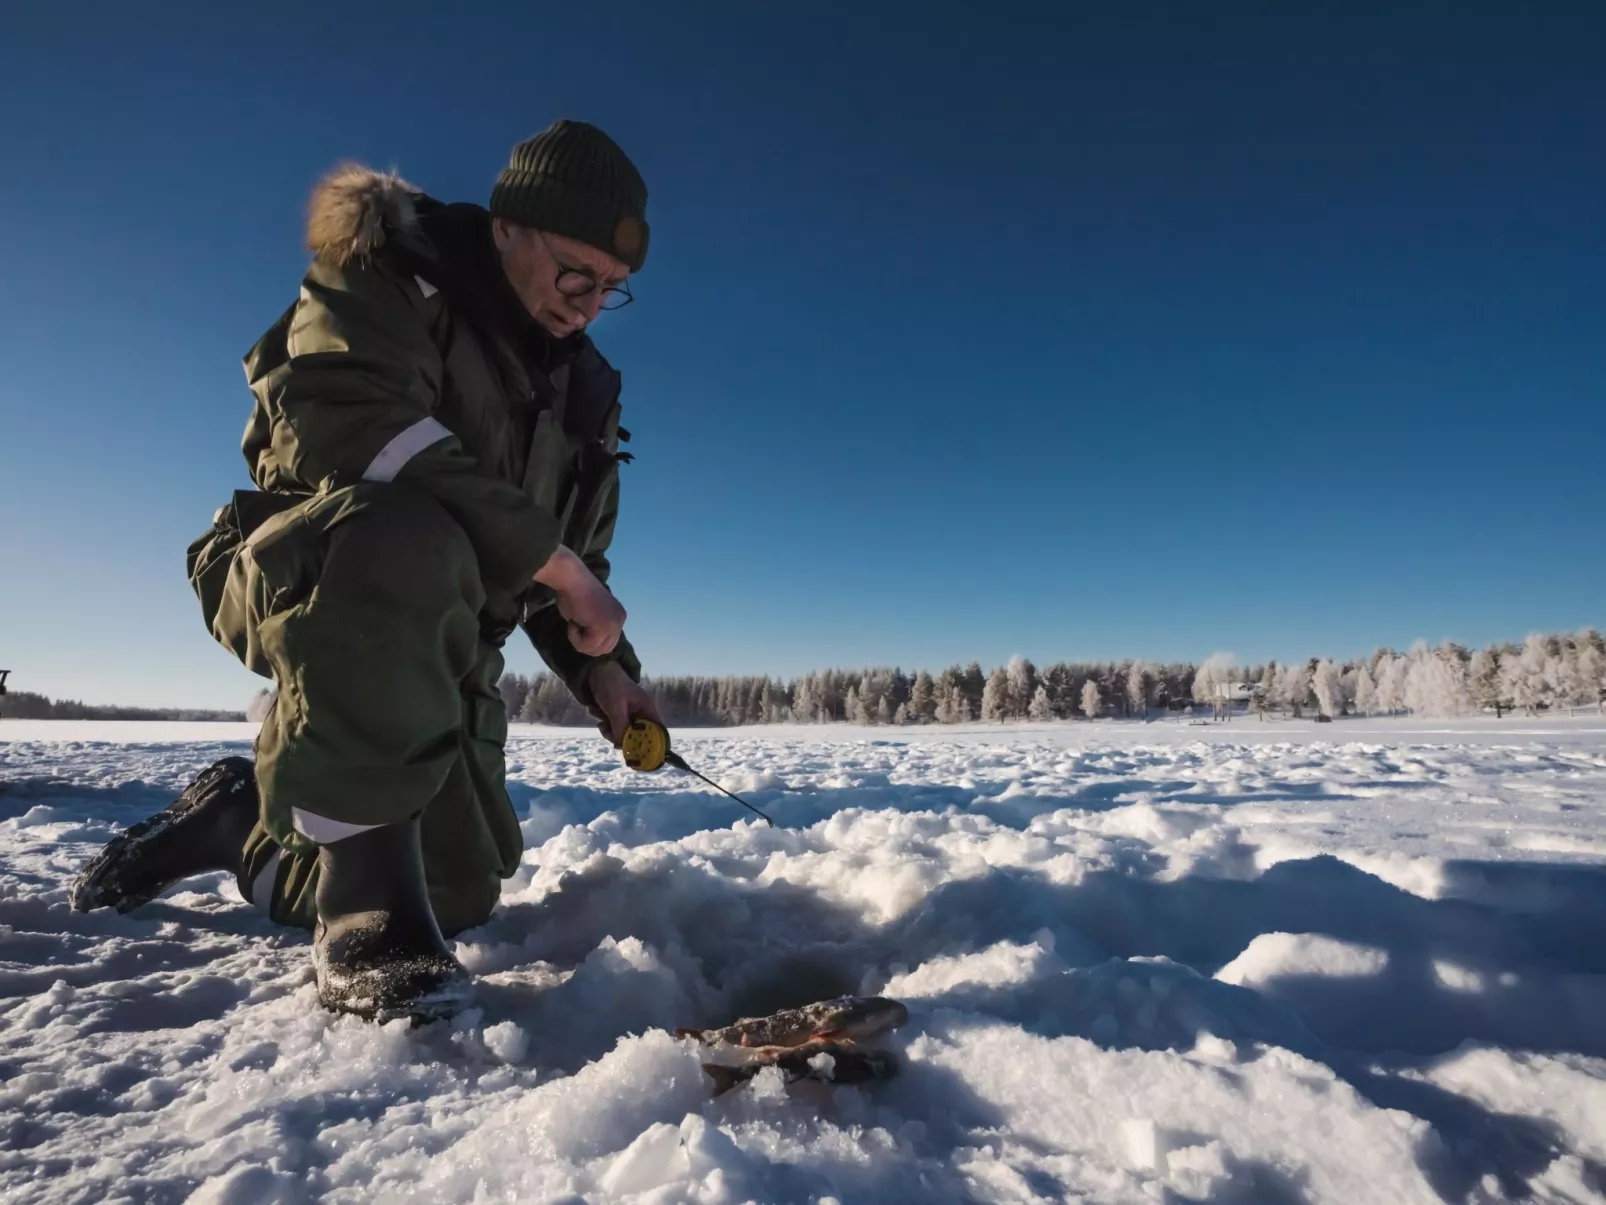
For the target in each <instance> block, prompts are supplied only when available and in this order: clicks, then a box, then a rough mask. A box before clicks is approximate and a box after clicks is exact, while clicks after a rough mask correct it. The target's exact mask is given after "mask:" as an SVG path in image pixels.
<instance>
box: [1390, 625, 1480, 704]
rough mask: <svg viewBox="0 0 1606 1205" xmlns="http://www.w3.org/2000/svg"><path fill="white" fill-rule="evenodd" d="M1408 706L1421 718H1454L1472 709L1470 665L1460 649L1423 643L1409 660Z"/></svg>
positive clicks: (1406, 682)
mask: <svg viewBox="0 0 1606 1205" xmlns="http://www.w3.org/2000/svg"><path fill="white" fill-rule="evenodd" d="M1406 662H1407V666H1406V673H1405V705H1406V706H1407V707H1408V708H1410V709H1411V712H1412V714H1414V715H1419V716H1454V715H1460V714H1461V713H1462V712H1464V711H1466V710H1468V709H1469V707H1470V706H1471V699H1470V696H1469V695H1468V693H1467V678H1466V666H1465V665H1464V664H1463V663H1462V661H1461V658H1460V656H1459V654H1458V653H1457V652H1456V650H1454V649H1452V648H1449V647H1446V648H1443V649H1430V648H1428V647H1427V645H1426V644H1425V643H1423V642H1422V641H1418V642H1417V643H1416V644H1415V645H1413V646H1412V648H1411V653H1410V656H1409V657H1407V658H1406Z"/></svg>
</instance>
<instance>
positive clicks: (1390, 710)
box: [1372, 653, 1409, 715]
mask: <svg viewBox="0 0 1606 1205" xmlns="http://www.w3.org/2000/svg"><path fill="white" fill-rule="evenodd" d="M1408 668H1409V666H1408V665H1407V663H1406V659H1405V658H1404V657H1396V656H1395V655H1394V654H1393V653H1384V654H1383V656H1382V657H1381V658H1380V659H1379V660H1378V663H1377V667H1376V669H1374V670H1373V671H1372V672H1373V673H1375V674H1376V675H1377V707H1378V710H1379V711H1382V712H1384V713H1386V714H1388V715H1393V714H1395V712H1398V711H1403V710H1404V709H1405V673H1406V670H1407V669H1408Z"/></svg>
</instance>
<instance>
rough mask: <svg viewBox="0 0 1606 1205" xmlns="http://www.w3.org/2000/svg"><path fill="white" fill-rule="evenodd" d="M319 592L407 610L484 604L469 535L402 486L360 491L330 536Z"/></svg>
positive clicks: (371, 485)
mask: <svg viewBox="0 0 1606 1205" xmlns="http://www.w3.org/2000/svg"><path fill="white" fill-rule="evenodd" d="M318 589H319V591H320V592H322V593H333V592H336V591H338V592H341V593H343V594H345V595H346V596H347V597H349V598H351V599H352V600H353V601H371V602H376V603H382V604H384V605H387V606H389V605H392V604H393V603H395V602H404V603H406V604H407V605H408V607H409V608H412V607H418V606H428V605H429V604H431V603H436V604H442V605H445V604H451V603H456V602H461V603H463V604H466V605H468V606H469V607H470V608H471V609H472V610H474V611H478V610H479V609H480V608H481V607H482V606H483V605H484V601H485V591H484V586H483V585H482V584H481V581H480V574H479V561H478V558H477V557H476V555H475V553H474V546H473V544H472V543H471V542H470V541H469V538H468V534H467V533H466V532H465V531H464V530H463V528H462V526H461V525H460V524H459V523H458V522H457V520H456V519H454V518H452V516H451V515H450V514H449V513H448V512H447V510H446V508H445V507H443V506H442V505H441V504H440V503H439V502H437V501H436V500H435V499H434V498H431V497H430V496H429V495H428V494H426V493H424V492H423V491H422V490H419V489H416V488H414V487H412V486H410V485H408V484H406V483H404V482H364V483H363V484H361V485H359V486H356V487H355V495H354V498H353V505H352V507H351V508H350V511H349V513H348V514H347V515H346V516H344V517H343V518H342V519H341V520H340V521H339V522H338V523H336V524H335V525H334V526H333V527H332V529H331V530H330V533H329V543H328V547H327V549H326V553H325V561H324V566H323V572H322V573H321V574H320V576H319V583H318Z"/></svg>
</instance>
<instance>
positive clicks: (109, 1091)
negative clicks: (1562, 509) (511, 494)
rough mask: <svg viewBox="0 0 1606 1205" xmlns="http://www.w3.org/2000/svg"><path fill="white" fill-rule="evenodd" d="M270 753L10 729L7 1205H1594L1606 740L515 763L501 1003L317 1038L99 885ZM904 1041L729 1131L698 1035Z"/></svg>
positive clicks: (265, 960)
mask: <svg viewBox="0 0 1606 1205" xmlns="http://www.w3.org/2000/svg"><path fill="white" fill-rule="evenodd" d="M251 732H252V726H250V725H212V724H191V725H174V724H99V723H84V724H77V723H66V722H51V721H39V722H28V721H12V720H6V721H0V782H3V783H4V784H5V787H4V789H3V790H0V1199H4V1200H5V1201H7V1202H12V1201H17V1202H22V1201H28V1202H33V1201H41V1202H43V1201H51V1202H55V1201H61V1202H66V1201H95V1202H102V1201H104V1202H113V1201H128V1202H169V1201H171V1202H180V1201H186V1200H187V1201H194V1202H211V1203H223V1202H230V1203H236V1202H274V1201H278V1202H295V1201H310V1200H328V1201H349V1202H358V1201H363V1202H366V1201H389V1200H408V1199H423V1200H429V1201H485V1202H489V1201H507V1200H517V1201H546V1202H570V1203H572V1202H579V1201H588V1202H603V1201H625V1200H631V1201H641V1202H678V1201H696V1202H724V1201H745V1200H758V1201H778V1202H780V1201H785V1202H790V1201H798V1202H822V1203H823V1202H826V1201H831V1200H834V1201H837V1202H844V1203H845V1202H878V1203H879V1202H902V1201H910V1202H914V1201H920V1202H927V1201H966V1200H985V1201H1061V1200H1089V1201H1098V1202H1127V1201H1132V1202H1156V1201H1161V1202H1180V1201H1189V1200H1215V1201H1228V1202H1269V1203H1271V1205H1288V1203H1291V1202H1305V1201H1308V1202H1342V1203H1344V1205H1355V1203H1369V1202H1386V1203H1390V1205H1408V1203H1410V1202H1434V1201H1440V1200H1448V1201H1456V1202H1461V1201H1474V1202H1477V1201H1500V1200H1512V1199H1536V1200H1548V1201H1602V1200H1606V722H1603V721H1601V720H1600V719H1598V718H1594V717H1579V718H1576V719H1565V718H1558V719H1554V720H1549V721H1524V720H1510V719H1508V720H1505V721H1501V722H1498V723H1496V722H1493V721H1485V720H1474V721H1465V722H1460V723H1455V722H1442V721H1441V722H1431V723H1430V722H1423V723H1413V722H1410V721H1377V722H1367V721H1354V722H1344V721H1341V722H1339V723H1337V724H1333V725H1325V724H1324V725H1320V726H1318V725H1315V724H1310V723H1305V724H1294V723H1287V724H1270V723H1268V724H1260V723H1256V722H1255V721H1253V720H1249V721H1242V720H1240V721H1235V722H1234V723H1232V724H1227V725H1220V726H1213V727H1195V726H1190V725H1187V724H1179V723H1175V722H1170V723H1164V724H1161V723H1156V724H1149V725H1141V724H1114V723H1095V724H1087V723H1080V724H1059V725H1017V726H1010V727H998V726H985V727H984V726H979V725H978V726H971V727H968V728H964V729H951V728H939V729H922V730H918V731H913V732H911V731H909V730H905V729H885V728H876V729H853V728H844V727H840V726H836V727H824V728H818V727H807V728H803V727H797V728H760V729H747V730H733V731H729V732H720V733H706V732H686V733H682V734H680V736H679V738H678V740H677V748H679V749H680V750H681V751H682V752H683V753H684V754H685V755H686V757H687V758H688V760H689V761H690V762H691V764H692V765H694V766H697V767H698V768H700V769H701V770H703V771H704V772H705V773H707V774H709V776H710V777H713V778H715V779H717V780H719V781H721V782H723V783H724V784H725V785H726V786H728V787H730V788H731V789H734V790H737V791H739V792H741V791H745V792H748V793H750V797H751V798H752V801H753V802H754V803H756V804H757V805H758V806H760V807H762V808H764V809H765V810H767V811H769V812H770V813H771V814H772V815H774V816H775V818H776V820H777V822H778V823H779V824H780V825H781V826H782V827H779V828H775V829H769V828H766V827H764V826H763V824H762V823H760V822H756V821H754V822H750V817H749V816H748V814H747V813H745V812H743V811H742V810H741V809H740V808H738V807H737V806H736V805H735V804H733V803H731V802H729V801H728V800H726V799H724V798H723V797H721V796H719V795H718V794H717V793H715V792H713V791H712V790H710V789H709V788H707V787H706V786H704V785H702V784H701V783H698V782H697V781H696V780H695V779H691V778H689V777H687V776H684V775H678V774H674V773H673V772H669V771H666V772H664V773H663V774H660V775H657V776H653V777H651V778H646V777H643V776H640V775H636V774H632V773H631V772H630V771H628V770H625V769H623V768H622V767H621V766H620V765H619V763H618V761H617V759H616V755H615V754H614V753H613V752H612V751H611V750H610V749H608V748H607V746H606V745H605V744H603V743H602V742H600V741H599V740H598V739H597V738H596V737H595V736H593V735H588V734H584V733H577V732H554V731H546V730H537V729H528V728H515V730H514V735H513V737H512V739H511V741H510V744H509V750H508V757H509V773H510V779H511V783H512V788H511V789H512V791H513V793H514V797H515V801H516V803H517V805H518V807H519V809H520V813H521V815H522V816H523V827H524V833H525V839H526V845H527V848H526V851H525V856H524V864H523V866H522V867H521V869H520V871H519V873H518V875H517V876H516V877H515V878H514V879H512V880H511V881H510V882H508V883H507V884H506V887H505V890H504V894H503V898H502V908H501V909H500V910H499V912H498V914H497V915H496V916H495V917H494V918H493V919H492V921H491V922H490V923H489V924H487V925H485V926H484V927H482V928H480V929H477V930H473V931H471V932H469V933H466V934H464V935H463V936H462V938H461V939H460V940H459V943H458V947H457V949H458V954H459V956H460V957H461V958H462V959H463V960H464V962H465V963H466V964H467V965H468V966H469V967H470V968H471V969H473V970H474V971H475V972H476V973H477V974H478V976H479V977H480V978H479V1007H478V1008H477V1009H476V1010H475V1011H473V1012H471V1013H470V1014H468V1015H466V1016H464V1017H461V1018H459V1019H458V1020H457V1021H456V1022H453V1023H442V1024H439V1025H435V1026H431V1027H428V1028H425V1029H420V1030H411V1031H410V1030H408V1029H407V1027H406V1025H405V1023H396V1024H392V1025H389V1026H385V1027H376V1026H371V1025H365V1024H363V1023H360V1022H357V1021H354V1020H351V1019H349V1018H347V1019H338V1020H337V1019H334V1018H332V1017H330V1016H328V1015H326V1014H324V1013H322V1012H320V1011H319V1010H318V1008H317V1007H316V1005H315V1003H314V999H313V993H312V989H311V987H310V978H311V968H310V960H309V957H308V949H307V946H308V940H307V938H306V937H305V936H304V935H302V934H299V933H296V932H291V931H286V930H281V929H276V928H275V927H274V926H272V925H271V924H269V923H268V922H267V921H266V920H265V919H263V918H262V917H261V916H260V915H259V914H257V913H256V912H255V911H254V910H252V909H251V908H250V907H249V906H248V905H246V904H244V903H243V902H242V901H241V900H240V899H239V897H238V895H237V893H236V891H235V888H234V886H233V883H232V881H230V880H228V879H227V878H226V876H222V875H214V876H209V877H207V878H204V879H197V880H192V881H191V882H189V883H187V884H185V885H183V886H181V887H179V888H176V889H174V890H173V891H171V892H169V893H168V894H167V895H166V896H165V897H164V898H162V899H160V900H158V901H156V902H155V903H153V904H151V905H149V906H147V907H146V908H144V909H142V910H140V911H138V912H136V913H134V914H132V915H130V916H118V915H116V914H113V913H105V912H98V913H91V914H88V915H78V914H75V913H73V912H71V911H69V910H68V907H67V897H66V887H67V883H68V881H69V880H70V878H71V876H72V874H73V873H74V872H75V871H76V870H77V869H78V867H79V866H80V865H81V864H82V863H83V862H84V860H85V859H87V858H88V857H89V856H90V855H91V854H92V853H93V852H94V850H95V849H96V848H98V847H99V845H100V844H101V843H103V842H104V841H106V840H107V839H108V838H109V837H110V836H111V835H112V833H113V832H115V831H116V829H117V828H118V827H120V826H123V825H126V824H129V823H132V822H133V821H135V820H137V819H140V818H142V817H143V816H145V815H146V814H148V813H150V812H152V811H155V810H157V809H158V808H160V807H163V806H165V805H166V804H167V802H168V801H169V800H170V799H171V798H172V797H173V795H174V794H175V792H176V791H177V790H179V789H180V788H181V787H182V786H183V785H184V784H185V783H186V782H187V781H188V780H189V779H190V778H191V776H193V775H194V774H195V773H196V772H197V771H199V770H200V769H201V768H202V767H203V766H205V765H207V764H208V763H210V762H211V761H213V760H214V759H216V758H217V757H219V756H221V755H223V754H225V753H232V752H240V751H243V750H246V749H248V747H249V740H250V736H251ZM849 991H862V992H872V991H873V992H881V993H884V994H887V995H891V996H895V997H897V998H898V999H900V1000H903V1001H905V1002H906V1003H907V1004H908V1005H909V1009H910V1014H911V1016H910V1021H909V1024H908V1025H907V1026H905V1027H904V1028H903V1029H902V1030H900V1031H898V1033H897V1034H895V1035H894V1036H893V1038H892V1041H891V1047H892V1049H894V1050H895V1051H896V1052H897V1053H898V1055H899V1056H900V1059H901V1061H902V1063H903V1073H902V1075H901V1076H900V1077H899V1078H898V1079H896V1080H894V1081H892V1082H891V1083H888V1084H884V1085H876V1086H873V1087H871V1088H868V1089H861V1088H854V1087H840V1088H832V1087H830V1086H828V1085H818V1084H798V1085H793V1086H791V1087H787V1086H785V1085H783V1084H782V1083H781V1082H780V1077H779V1075H778V1074H777V1073H773V1072H766V1073H764V1074H763V1075H761V1076H760V1077H759V1078H758V1079H757V1080H756V1081H754V1083H753V1084H752V1085H751V1086H749V1087H747V1088H744V1089H741V1090H738V1091H736V1092H732V1093H730V1094H729V1095H727V1096H724V1097H721V1098H720V1099H718V1100H712V1099H710V1098H709V1085H708V1084H707V1082H706V1081H705V1078H704V1076H703V1075H702V1073H701V1071H700V1070H699V1067H698V1053H697V1050H696V1048H695V1047H694V1046H693V1045H692V1044H691V1043H689V1042H678V1041H676V1040H675V1039H674V1038H673V1037H672V1036H671V1035H670V1033H669V1032H667V1030H668V1029H669V1028H671V1027H673V1026H675V1025H692V1026H708V1025H718V1024H722V1023H724V1022H727V1021H729V1020H731V1019H733V1018H734V1017H736V1016H737V1015H743V1014H753V1013H758V1012H768V1011H770V1010H772V1009H774V1008H777V1007H781V1006H785V1005H792V1004H799V1003H803V1002H806V1001H810V1000H815V999H819V998H822V997H826V996H830V995H834V994H837V993H840V992H849Z"/></svg>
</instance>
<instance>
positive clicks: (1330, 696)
mask: <svg viewBox="0 0 1606 1205" xmlns="http://www.w3.org/2000/svg"><path fill="white" fill-rule="evenodd" d="M1342 678H1343V675H1342V674H1340V672H1339V669H1338V666H1337V665H1335V664H1333V659H1332V658H1331V657H1323V658H1322V659H1321V660H1320V661H1318V662H1317V663H1316V672H1315V673H1313V674H1312V675H1311V683H1310V685H1311V689H1312V690H1313V691H1315V693H1316V705H1317V706H1318V707H1320V708H1321V712H1322V714H1323V715H1324V716H1326V717H1327V718H1328V719H1330V720H1331V719H1337V718H1338V717H1339V716H1340V715H1342V714H1343V712H1344V683H1343V680H1342Z"/></svg>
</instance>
